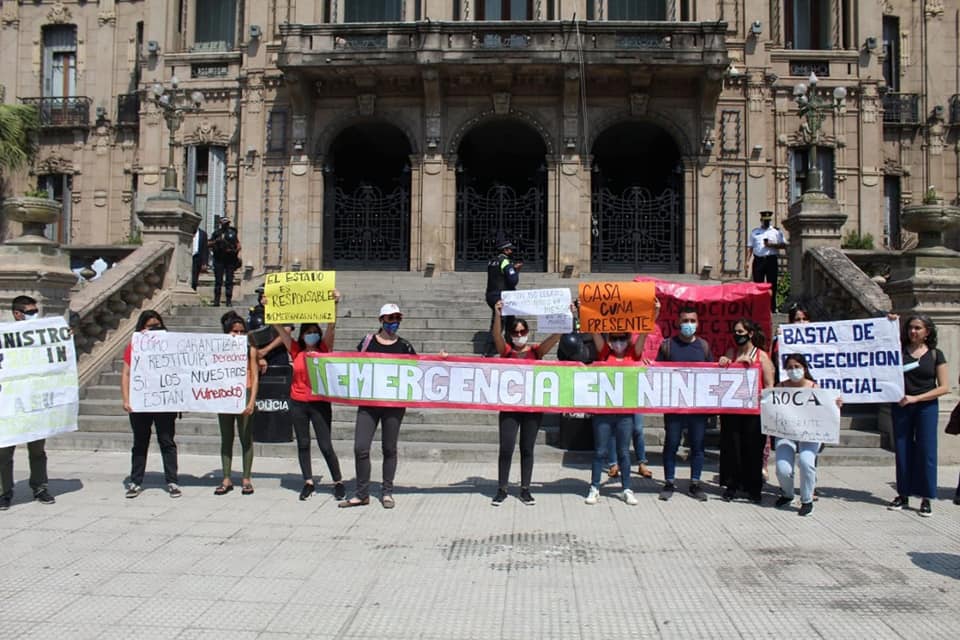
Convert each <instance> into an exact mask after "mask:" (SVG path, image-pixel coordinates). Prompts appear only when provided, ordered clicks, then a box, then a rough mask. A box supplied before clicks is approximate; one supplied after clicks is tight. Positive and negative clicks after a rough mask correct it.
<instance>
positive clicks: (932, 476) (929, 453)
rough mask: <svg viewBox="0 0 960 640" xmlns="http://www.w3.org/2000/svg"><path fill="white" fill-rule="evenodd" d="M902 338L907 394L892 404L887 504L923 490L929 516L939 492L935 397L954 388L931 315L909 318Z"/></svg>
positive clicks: (895, 506) (923, 511)
mask: <svg viewBox="0 0 960 640" xmlns="http://www.w3.org/2000/svg"><path fill="white" fill-rule="evenodd" d="M901 341H902V344H903V372H904V373H903V388H904V396H903V398H902V399H901V400H900V402H899V403H897V404H894V405H893V441H894V452H895V453H896V461H897V497H896V498H894V500H893V501H892V502H891V503H890V506H889V507H888V508H889V509H891V510H900V509H905V508H907V507H909V500H910V496H920V498H921V501H920V515H921V516H925V517H926V516H929V515H931V509H930V500H932V499H933V498H934V497H935V496H936V495H937V419H938V416H939V402H938V400H937V398H939V397H940V396H942V395H944V394H946V393H949V392H950V382H949V380H950V378H949V373H948V372H947V360H946V358H945V357H944V355H943V352H942V351H940V350H939V349H937V327H936V326H935V325H934V324H933V320H931V319H930V317H929V316H925V315H913V316H910V317H909V318H907V323H906V325H904V328H903V334H902V336H901Z"/></svg>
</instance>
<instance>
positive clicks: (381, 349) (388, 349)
mask: <svg viewBox="0 0 960 640" xmlns="http://www.w3.org/2000/svg"><path fill="white" fill-rule="evenodd" d="M364 342H366V338H364V339H363V340H361V341H360V342H359V343H358V344H357V351H364V348H363V343H364ZM366 351H369V352H370V353H395V354H398V355H409V356H415V355H417V352H416V350H415V349H414V348H413V345H412V344H410V343H409V342H407V341H406V340H404V339H403V338H399V337H398V338H397V341H396V342H394V343H393V344H380V343H379V342H378V341H377V338H376V337H371V338H370V344H369V345H367V348H366Z"/></svg>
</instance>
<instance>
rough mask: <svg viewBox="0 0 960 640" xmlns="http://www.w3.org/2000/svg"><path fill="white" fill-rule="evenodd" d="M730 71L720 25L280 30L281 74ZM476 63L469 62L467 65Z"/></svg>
mask: <svg viewBox="0 0 960 640" xmlns="http://www.w3.org/2000/svg"><path fill="white" fill-rule="evenodd" d="M578 31H579V35H580V36H581V37H582V42H583V46H582V53H583V58H584V62H585V63H586V64H636V63H637V62H643V63H644V64H658V65H660V64H670V65H681V66H683V65H689V66H701V67H702V66H704V65H707V66H717V67H719V68H720V69H722V68H724V67H725V66H726V65H727V63H728V57H727V46H726V41H725V37H726V25H725V24H724V23H714V22H711V23H706V22H704V23H700V22H581V23H579V25H575V24H574V23H572V22H557V21H545V22H510V21H505V22H416V23H411V22H402V23H356V24H283V25H281V26H280V33H281V36H282V38H283V47H282V49H281V51H280V56H279V60H278V64H279V66H280V67H281V68H289V67H301V68H302V67H323V68H330V67H331V66H337V65H353V66H362V65H369V64H384V63H388V64H400V65H405V64H429V65H433V64H438V63H439V64H443V63H447V62H449V63H454V64H463V63H464V62H465V61H469V62H477V61H479V62H483V61H495V62H504V63H508V64H509V63H511V62H516V63H518V64H529V63H531V62H541V61H542V62H544V63H546V62H551V63H561V64H571V63H578V62H579V56H580V52H579V50H578V47H577V39H578ZM471 56H475V58H471Z"/></svg>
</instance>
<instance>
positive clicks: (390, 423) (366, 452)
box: [353, 407, 407, 500]
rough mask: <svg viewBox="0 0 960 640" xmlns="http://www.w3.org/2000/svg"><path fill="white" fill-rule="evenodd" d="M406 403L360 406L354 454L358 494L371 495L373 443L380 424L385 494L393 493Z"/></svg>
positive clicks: (364, 496) (363, 496) (361, 495)
mask: <svg viewBox="0 0 960 640" xmlns="http://www.w3.org/2000/svg"><path fill="white" fill-rule="evenodd" d="M406 411H407V410H406V409H405V408H403V407H357V425H356V429H355V431H354V434H353V455H354V456H355V459H356V464H357V494H356V495H357V497H358V498H360V499H361V500H363V499H364V498H367V497H369V496H370V447H371V446H372V445H373V434H374V433H376V431H377V424H378V423H379V424H380V426H381V427H382V432H381V434H380V446H381V447H382V448H383V494H384V495H390V494H392V493H393V478H394V476H396V475H397V442H399V440H400V423H402V422H403V415H404V414H405V413H406Z"/></svg>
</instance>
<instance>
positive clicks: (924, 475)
mask: <svg viewBox="0 0 960 640" xmlns="http://www.w3.org/2000/svg"><path fill="white" fill-rule="evenodd" d="M938 404H939V403H938V402H937V400H927V401H926V402H915V403H914V404H908V405H907V406H905V407H901V406H900V405H898V404H895V405H893V450H894V452H895V453H896V454H897V495H899V496H904V497H907V498H908V497H910V496H920V497H921V498H935V497H936V495H937V414H938V411H939V407H938Z"/></svg>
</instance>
